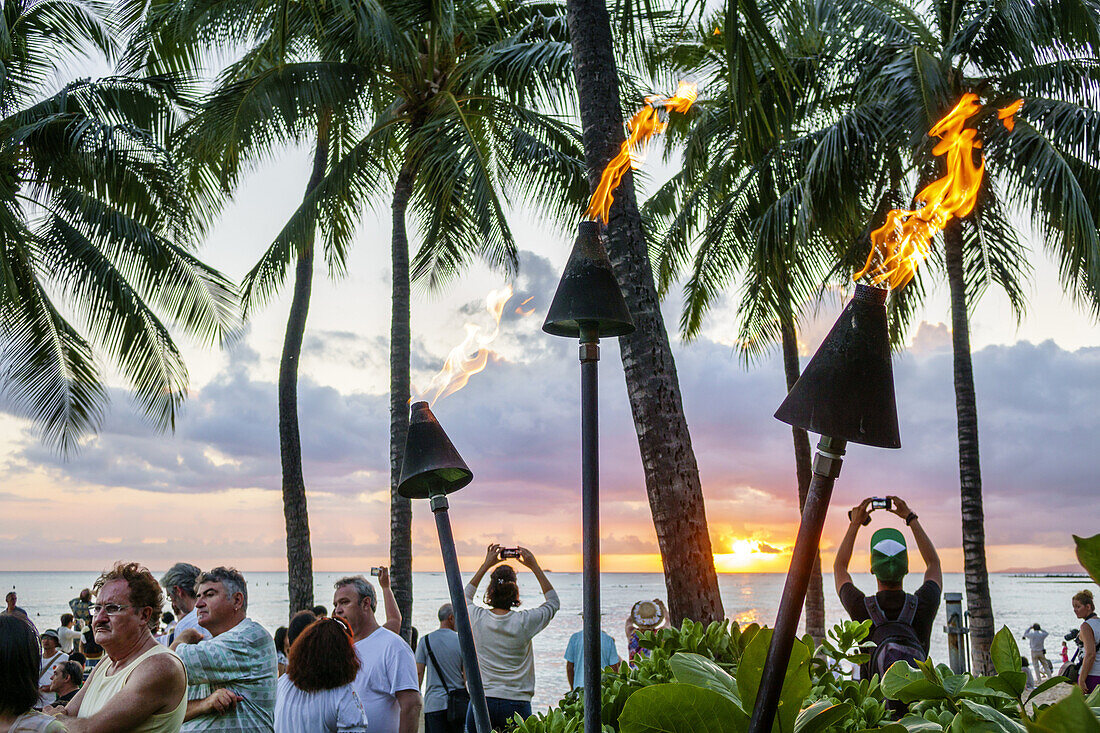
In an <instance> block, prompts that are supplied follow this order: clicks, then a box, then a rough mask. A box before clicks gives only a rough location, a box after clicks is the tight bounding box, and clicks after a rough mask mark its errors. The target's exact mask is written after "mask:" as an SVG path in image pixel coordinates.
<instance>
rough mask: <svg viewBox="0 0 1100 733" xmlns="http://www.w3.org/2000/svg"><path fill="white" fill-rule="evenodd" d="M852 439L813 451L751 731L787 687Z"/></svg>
mask: <svg viewBox="0 0 1100 733" xmlns="http://www.w3.org/2000/svg"><path fill="white" fill-rule="evenodd" d="M847 444H848V441H846V440H837V439H834V438H830V437H828V436H825V435H823V436H821V441H820V442H819V443H818V444H817V455H815V456H814V472H813V477H812V478H811V479H810V487H809V489H808V490H807V492H806V504H805V508H804V509H803V510H802V523H801V524H800V525H799V526H798V538H797V539H796V540H795V543H794V552H793V554H792V556H791V567H790V569H789V570H788V571H787V580H786V582H785V583H784V584H783V596H782V597H781V599H780V601H779V615H778V616H777V617H776V619H775V631H774V632H773V633H772V643H771V646H769V647H768V656H767V657H765V658H764V671H763V672H762V673H761V676H760V688H759V693H758V694H757V696H756V705H755V707H753V710H752V720H751V722H750V723H749V730H750V731H770V730H771V729H772V721H773V720H774V719H775V712H776V710H778V709H779V696H780V694H781V693H782V692H783V677H784V675H786V673H787V663H788V662H789V661H790V658H791V650H792V648H793V647H794V640H795V637H797V636H798V621H799V619H800V618H801V616H802V606H803V605H804V604H805V603H806V589H807V588H808V587H809V585H810V573H811V572H812V571H813V567H814V561H815V560H816V559H817V548H818V547H819V546H820V544H821V529H822V528H823V527H824V526H825V515H826V514H828V512H829V499H830V497H832V494H833V484H834V483H835V482H836V479H837V477H838V476H840V467H841V464H842V463H843V462H844V461H843V458H844V449H845V446H847Z"/></svg>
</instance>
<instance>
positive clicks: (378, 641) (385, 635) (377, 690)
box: [352, 626, 420, 733]
mask: <svg viewBox="0 0 1100 733" xmlns="http://www.w3.org/2000/svg"><path fill="white" fill-rule="evenodd" d="M355 653H356V654H357V655H358V656H359V674H358V675H356V677H355V682H353V683H352V685H353V686H354V687H355V693H356V694H357V695H359V700H360V701H361V702H362V703H363V708H364V709H365V710H366V711H367V733H397V731H398V726H400V724H401V706H400V705H398V704H397V697H396V695H397V693H399V692H401V691H402V690H415V691H417V693H418V694H419V691H420V682H419V680H417V677H416V661H415V660H414V659H413V651H412V649H411V648H410V647H409V645H408V644H407V643H405V640H404V639H402V638H401V637H400V636H398V635H397V634H395V633H393V632H392V631H390V630H389V629H387V628H383V627H381V626H380V627H378V628H377V629H376V630H375V631H374V633H372V634H371V635H370V636H368V637H367V638H366V639H363V640H362V641H357V642H355Z"/></svg>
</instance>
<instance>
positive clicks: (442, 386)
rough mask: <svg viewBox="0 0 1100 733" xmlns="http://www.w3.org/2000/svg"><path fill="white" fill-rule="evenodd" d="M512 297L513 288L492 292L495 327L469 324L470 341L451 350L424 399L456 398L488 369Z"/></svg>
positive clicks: (487, 299) (423, 392)
mask: <svg viewBox="0 0 1100 733" xmlns="http://www.w3.org/2000/svg"><path fill="white" fill-rule="evenodd" d="M511 297H512V286H511V285H506V286H504V287H503V288H501V289H500V290H493V291H490V292H489V294H488V295H487V296H485V310H486V311H487V312H488V313H489V315H490V316H491V317H492V321H493V325H492V327H491V328H489V329H483V328H482V327H481V326H479V325H478V324H476V323H467V324H466V338H464V339H463V340H462V343H460V344H459V345H458V346H456V347H454V348H453V349H451V353H450V354H448V355H447V360H446V361H445V362H444V363H443V368H442V369H440V370H439V373H438V374H436V375H435V376H434V377H432V381H431V382H430V383H429V384H428V387H427V389H425V390H421V391H420V395H421V399H425V400H427V401H428V402H429V403H430V404H433V405H434V404H435V402H436V400H439V399H442V398H443V397H446V396H447V395H451V394H454V393H455V392H457V391H458V390H460V389H462V388H463V387H465V386H466V383H467V382H469V381H470V377H472V376H473V375H475V374H477V373H478V372H480V371H482V370H483V369H485V366H486V365H487V364H488V363H489V354H490V351H489V348H488V347H489V344H491V343H493V341H494V340H495V339H496V337H497V336H498V335H499V334H500V318H501V316H502V315H503V314H504V306H505V305H506V304H507V303H508V300H509V299H510V298H511ZM528 300H530V298H528ZM524 302H527V301H524ZM410 401H411V400H410Z"/></svg>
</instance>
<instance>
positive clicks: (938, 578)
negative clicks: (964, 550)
mask: <svg viewBox="0 0 1100 733" xmlns="http://www.w3.org/2000/svg"><path fill="white" fill-rule="evenodd" d="M890 501H891V502H892V503H893V505H894V508H893V509H891V511H892V512H894V514H897V515H898V516H899V517H901V518H902V519H903V520H907V519H909V516H910V515H913V519H912V521H910V522H909V523H908V524H909V529H910V530H912V532H913V539H914V540H916V542H917V549H918V550H920V556H921V559H922V560H924V565H925V571H924V582H925V583H927V582H928V581H929V580H931V581H932V582H933V583H935V584H936V585H937V586H939V587H940V590H943V569H942V567H941V566H940V556H939V554H938V553H937V552H936V546H935V545H933V544H932V539H931V538H930V537H929V536H928V533H927V532H925V531H924V527H922V526H921V524H920V520H919V519H917V517H916V514H914V513H913V511H912V510H911V509H910V508H909V505H908V504H906V503H905V501H903V500H902V499H899V498H898V497H896V496H891V497H890Z"/></svg>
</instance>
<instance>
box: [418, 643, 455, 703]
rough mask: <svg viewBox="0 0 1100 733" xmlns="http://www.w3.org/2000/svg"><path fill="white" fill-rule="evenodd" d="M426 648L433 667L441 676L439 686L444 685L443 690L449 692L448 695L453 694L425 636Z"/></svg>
mask: <svg viewBox="0 0 1100 733" xmlns="http://www.w3.org/2000/svg"><path fill="white" fill-rule="evenodd" d="M424 648H425V649H427V650H428V659H430V660H432V666H433V667H435V673H436V674H437V675H438V676H439V684H441V685H443V689H444V690H446V691H447V694H448V695H450V694H451V688H450V686H449V685H448V684H447V678H446V677H444V676H443V670H441V669H440V668H439V662H438V661H436V658H435V654H433V653H432V644H431V642H430V641H428V635H427V634H425V635H424Z"/></svg>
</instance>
